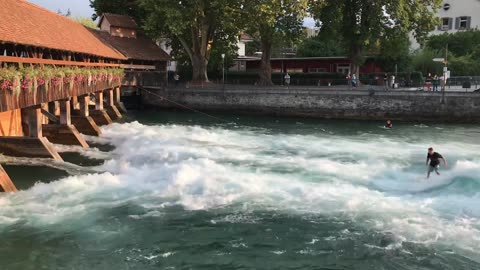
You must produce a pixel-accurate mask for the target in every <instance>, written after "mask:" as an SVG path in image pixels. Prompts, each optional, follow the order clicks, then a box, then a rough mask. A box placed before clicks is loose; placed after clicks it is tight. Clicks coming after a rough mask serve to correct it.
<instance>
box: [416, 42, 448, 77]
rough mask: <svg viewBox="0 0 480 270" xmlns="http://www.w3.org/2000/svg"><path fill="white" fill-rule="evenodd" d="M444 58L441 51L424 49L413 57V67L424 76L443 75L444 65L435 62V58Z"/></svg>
mask: <svg viewBox="0 0 480 270" xmlns="http://www.w3.org/2000/svg"><path fill="white" fill-rule="evenodd" d="M437 57H443V56H442V52H441V51H434V50H431V49H429V48H424V49H421V50H418V51H416V52H415V53H414V54H413V56H412V66H413V68H414V69H415V70H416V71H419V72H421V73H422V74H424V75H427V74H428V73H432V74H435V73H436V74H441V73H442V69H443V64H442V63H439V62H433V58H437Z"/></svg>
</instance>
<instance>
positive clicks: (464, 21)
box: [460, 17, 468, 29]
mask: <svg viewBox="0 0 480 270" xmlns="http://www.w3.org/2000/svg"><path fill="white" fill-rule="evenodd" d="M467 23H468V17H460V29H467Z"/></svg>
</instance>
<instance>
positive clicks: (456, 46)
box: [426, 30, 480, 56]
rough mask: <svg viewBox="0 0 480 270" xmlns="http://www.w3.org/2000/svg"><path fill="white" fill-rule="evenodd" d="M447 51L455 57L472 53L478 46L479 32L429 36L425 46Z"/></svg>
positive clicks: (479, 42) (471, 31) (479, 40)
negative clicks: (446, 49) (446, 48)
mask: <svg viewBox="0 0 480 270" xmlns="http://www.w3.org/2000/svg"><path fill="white" fill-rule="evenodd" d="M447 44H448V50H449V51H450V52H451V53H453V54H454V55H456V56H464V55H467V54H469V53H471V52H473V51H474V50H475V49H476V48H477V46H478V45H479V44H480V31H478V30H470V31H464V32H456V33H451V34H448V33H445V34H442V35H435V36H430V37H429V38H428V41H427V43H426V46H427V47H428V48H430V49H432V50H437V51H439V50H445V47H446V46H447Z"/></svg>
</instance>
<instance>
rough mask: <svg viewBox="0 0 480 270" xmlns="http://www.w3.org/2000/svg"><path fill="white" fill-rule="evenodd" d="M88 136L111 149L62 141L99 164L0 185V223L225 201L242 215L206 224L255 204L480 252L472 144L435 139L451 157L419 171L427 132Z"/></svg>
mask: <svg viewBox="0 0 480 270" xmlns="http://www.w3.org/2000/svg"><path fill="white" fill-rule="evenodd" d="M423 129H426V127H422V130H423ZM90 139H92V140H94V141H95V142H97V143H109V144H112V145H114V146H115V150H113V151H112V152H109V153H105V152H101V151H100V150H98V149H94V148H92V149H88V150H83V149H80V148H63V150H62V151H78V152H80V153H81V154H82V155H84V156H87V157H92V158H103V159H106V161H105V163H104V164H103V165H102V166H100V167H97V168H94V169H95V170H97V171H99V172H102V173H97V174H86V175H80V176H72V177H69V178H65V179H62V180H60V181H57V182H54V183H50V184H41V183H39V184H36V185H35V186H34V187H32V188H31V189H29V190H26V191H21V192H19V193H16V194H8V195H2V196H0V229H1V228H2V227H6V226H7V225H12V224H15V223H18V222H21V223H22V224H26V225H29V226H34V227H35V226H38V227H44V226H50V225H57V224H62V223H63V222H66V221H71V220H76V219H78V218H82V219H83V220H84V221H85V220H87V221H86V222H88V220H89V219H90V220H91V221H90V222H91V223H93V222H94V220H95V217H94V216H95V211H96V210H99V209H100V210H101V209H108V208H112V207H115V206H119V205H122V204H124V203H126V202H129V203H134V204H137V205H140V206H142V207H144V208H145V209H148V211H149V212H147V214H145V215H133V216H130V217H131V218H132V219H142V218H144V217H159V218H161V216H162V209H163V208H164V207H166V206H171V205H180V206H182V207H184V208H185V209H188V210H207V211H208V210H211V209H221V208H224V207H234V208H238V211H240V212H244V213H245V216H240V217H239V216H236V217H235V216H227V218H225V219H224V220H212V223H215V224H216V223H219V222H256V221H255V218H252V219H248V213H250V212H251V211H254V210H268V211H278V212H282V213H283V212H288V213H292V214H295V215H302V214H305V213H308V214H314V215H331V216H340V217H342V218H346V219H350V220H352V221H354V222H357V223H359V224H363V226H365V227H366V228H369V229H372V230H376V231H379V232H384V233H392V234H394V235H395V236H396V239H400V240H399V241H409V242H416V243H424V244H427V245H445V246H453V247H455V248H458V249H461V250H468V251H470V252H473V253H477V254H478V253H480V190H478V188H479V187H480V144H472V143H470V144H469V143H461V142H458V141H449V140H444V141H442V142H441V145H435V144H434V145H433V146H434V147H436V148H439V149H441V150H439V151H440V152H441V153H442V154H444V155H445V156H446V157H447V159H448V161H449V166H448V168H442V176H440V177H432V179H431V180H425V171H426V167H425V164H424V163H425V157H426V148H427V147H429V146H430V144H429V143H431V142H430V141H428V140H424V141H421V142H415V141H412V140H408V139H402V138H401V137H392V138H390V137H388V136H384V135H382V136H375V135H371V134H370V135H368V134H367V135H359V136H353V135H352V136H347V135H333V134H329V133H328V132H323V131H319V133H310V134H307V135H301V134H274V133H269V132H265V130H261V129H249V128H244V129H242V128H237V129H227V128H221V127H215V128H213V127H212V128H204V127H199V126H180V125H163V126H146V125H142V124H140V123H137V122H133V123H128V124H114V125H111V126H108V127H106V128H104V129H103V135H102V137H101V138H90ZM103 172H104V173H103ZM245 219H248V221H245ZM272 252H274V253H275V254H278V255H281V254H282V252H283V251H281V250H278V251H272ZM168 256H169V255H168Z"/></svg>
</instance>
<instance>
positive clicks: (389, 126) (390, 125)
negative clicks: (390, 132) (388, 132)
mask: <svg viewBox="0 0 480 270" xmlns="http://www.w3.org/2000/svg"><path fill="white" fill-rule="evenodd" d="M385 128H393V124H392V121H390V120H387V124H385Z"/></svg>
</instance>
